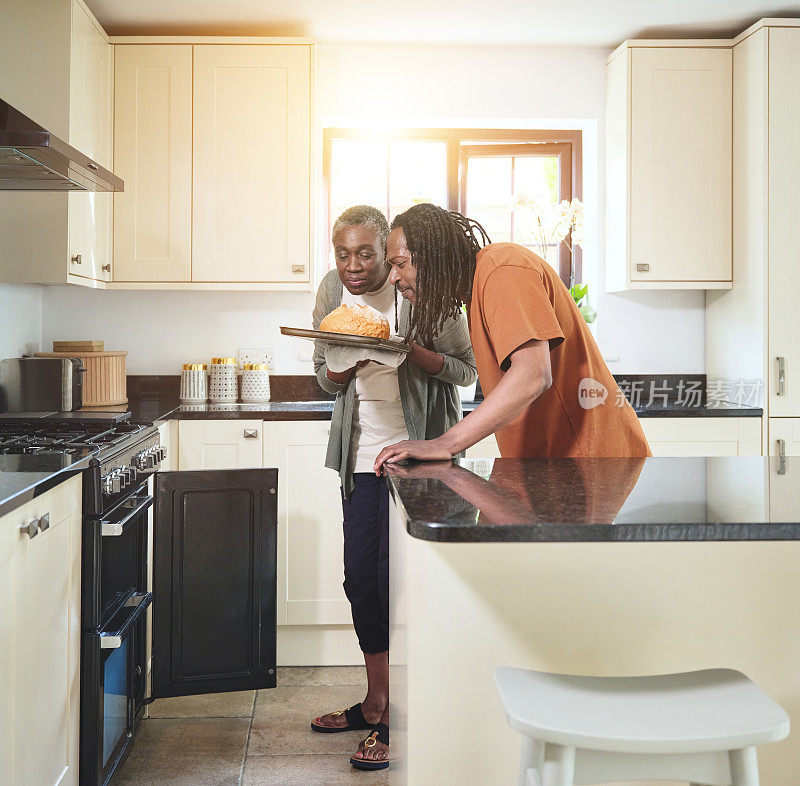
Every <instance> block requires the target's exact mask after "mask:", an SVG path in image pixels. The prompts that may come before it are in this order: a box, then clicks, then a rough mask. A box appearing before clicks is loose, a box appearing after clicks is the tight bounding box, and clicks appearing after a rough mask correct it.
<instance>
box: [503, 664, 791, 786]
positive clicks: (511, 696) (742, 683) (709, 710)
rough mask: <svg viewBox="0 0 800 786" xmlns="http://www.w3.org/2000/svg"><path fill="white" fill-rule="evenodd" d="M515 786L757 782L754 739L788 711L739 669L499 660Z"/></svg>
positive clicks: (784, 724)
mask: <svg viewBox="0 0 800 786" xmlns="http://www.w3.org/2000/svg"><path fill="white" fill-rule="evenodd" d="M495 681H496V682H497V688H498V690H499V692H500V698H501V700H502V702H503V706H504V707H505V710H506V717H507V718H508V723H509V725H510V726H511V728H512V729H515V730H516V731H518V732H519V733H520V734H522V735H523V743H522V757H521V760H520V767H519V786H573V784H586V783H608V782H612V781H631V780H646V779H650V778H652V779H660V780H672V781H683V782H684V783H686V782H691V784H693V785H694V786H699V785H700V784H703V786H758V763H757V761H756V745H761V744H762V743H765V742H777V741H778V740H782V739H784V738H785V737H786V736H787V735H788V734H789V716H788V715H787V714H786V712H785V711H784V709H783V708H782V707H781V706H780V705H778V704H776V703H775V702H774V701H773V700H772V699H771V698H770V697H769V696H767V695H766V694H765V693H764V692H763V691H761V690H760V689H759V688H758V686H757V685H755V683H753V682H751V681H750V680H749V679H748V678H747V677H746V676H745V675H744V674H742V673H741V672H738V671H732V670H730V669H707V670H705V671H691V672H686V673H684V674H665V675H659V676H654V677H578V676H570V675H567V674H547V673H546V672H539V671H527V670H525V669H512V668H499V669H496V670H495Z"/></svg>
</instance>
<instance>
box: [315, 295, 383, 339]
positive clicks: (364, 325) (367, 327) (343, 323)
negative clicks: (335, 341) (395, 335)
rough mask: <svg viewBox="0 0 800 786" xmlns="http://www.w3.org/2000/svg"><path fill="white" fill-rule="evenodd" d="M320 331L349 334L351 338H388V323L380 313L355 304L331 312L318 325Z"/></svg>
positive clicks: (342, 306) (368, 307)
mask: <svg viewBox="0 0 800 786" xmlns="http://www.w3.org/2000/svg"><path fill="white" fill-rule="evenodd" d="M319 329H320V330H326V331H328V332H330V333H349V334H350V335H353V336H372V337H373V338H389V321H388V320H387V319H386V317H385V316H383V314H381V313H380V311H377V310H376V309H374V308H371V307H370V306H362V305H361V304H359V303H356V304H355V305H352V306H347V305H344V304H343V305H341V306H339V308H337V309H336V310H334V311H331V313H330V314H328V316H327V317H325V319H323V320H322V322H321V323H320V325H319Z"/></svg>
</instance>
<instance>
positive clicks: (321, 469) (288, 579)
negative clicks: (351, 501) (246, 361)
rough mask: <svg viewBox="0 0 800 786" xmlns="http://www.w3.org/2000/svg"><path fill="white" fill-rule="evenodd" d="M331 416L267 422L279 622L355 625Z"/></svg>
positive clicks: (267, 449) (266, 448)
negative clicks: (332, 458)
mask: <svg viewBox="0 0 800 786" xmlns="http://www.w3.org/2000/svg"><path fill="white" fill-rule="evenodd" d="M329 428H330V423H329V422H327V421H297V422H288V423H287V422H285V421H284V422H275V423H264V429H265V432H264V462H263V463H264V466H265V467H278V624H279V625H350V624H352V616H351V614H350V604H349V603H348V601H347V598H346V596H345V594H344V589H343V588H342V582H343V580H344V567H343V561H342V560H343V549H344V538H343V534H342V501H341V495H340V492H339V477H338V475H337V474H336V472H334V471H333V470H332V469H327V468H326V467H325V453H326V450H327V445H328V430H329Z"/></svg>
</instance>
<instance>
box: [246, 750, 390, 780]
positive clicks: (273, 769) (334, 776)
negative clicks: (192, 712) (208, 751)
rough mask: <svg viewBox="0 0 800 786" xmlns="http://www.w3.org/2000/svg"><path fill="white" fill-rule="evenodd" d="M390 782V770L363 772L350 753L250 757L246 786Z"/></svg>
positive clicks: (248, 758) (247, 763) (247, 762)
mask: <svg viewBox="0 0 800 786" xmlns="http://www.w3.org/2000/svg"><path fill="white" fill-rule="evenodd" d="M387 783H389V770H388V769H387V770H381V771H380V772H363V771H361V770H356V769H354V768H353V767H351V766H350V762H349V761H348V758H347V757H346V756H332V755H321V756H248V757H247V759H246V761H245V765H244V778H243V780H242V786H277V785H278V784H279V786H306V784H325V786H351V784H359V786H374V784H387Z"/></svg>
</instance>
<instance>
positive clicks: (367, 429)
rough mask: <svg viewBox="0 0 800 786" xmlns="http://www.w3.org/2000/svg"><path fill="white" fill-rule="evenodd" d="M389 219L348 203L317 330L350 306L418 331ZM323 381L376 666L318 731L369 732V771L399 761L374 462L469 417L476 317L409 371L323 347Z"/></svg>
mask: <svg viewBox="0 0 800 786" xmlns="http://www.w3.org/2000/svg"><path fill="white" fill-rule="evenodd" d="M388 235H389V224H388V222H387V221H386V218H385V217H384V215H383V213H381V212H380V210H377V209H376V208H374V207H369V206H368V205H357V206H355V207H351V208H348V209H347V210H345V212H344V213H342V215H341V216H339V218H338V219H336V222H335V224H334V225H333V232H332V240H333V247H334V256H335V258H336V270H331V271H330V272H329V273H328V274H327V275H326V276H325V277H324V278H323V279H322V282H321V283H320V286H319V291H318V292H317V302H316V306H315V308H314V315H313V323H314V328H315V329H316V328H318V327H319V325H320V323H321V322H322V320H323V319H324V317H325V316H327V315H328V314H330V312H331V311H333V310H334V309H336V308H338V307H339V306H340V305H341V304H342V303H346V304H347V305H354V304H360V305H368V306H371V307H373V308H375V309H377V310H378V311H380V312H381V313H382V314H383V315H384V316H385V317H386V318H387V319H389V320H392V319H393V320H394V321H395V329H396V330H397V329H399V330H400V331H401V332H403V333H406V332H408V330H409V327H410V321H409V320H410V306H409V304H408V303H407V302H403V305H402V307H401V308H400V310H399V314H398V311H397V299H396V292H395V289H394V287H393V286H392V284H391V282H390V281H389V280H388V279H389V268H388V265H387V264H386V238H387V236H388ZM314 370H315V371H316V375H317V380H318V381H319V384H320V386H321V387H322V388H323V389H324V390H326V391H328V392H329V393H335V394H336V401H335V403H334V407H333V417H332V420H331V429H330V432H329V433H330V436H329V438H328V454H327V457H326V461H325V465H326V466H327V467H331V468H333V469H335V470H337V472H338V473H339V477H340V478H341V483H342V510H343V514H344V516H343V517H344V574H345V580H344V589H345V594H346V595H347V598H348V600H349V601H350V606H351V609H352V612H353V626H354V627H355V630H356V636H357V637H358V643H359V646H360V647H361V651H362V652H363V653H364V662H365V664H366V667H367V695H366V697H365V698H364V700H363V701H362V702H360V703H359V704H355V705H353V706H352V707H350V708H349V709H347V710H340V711H336V712H329V713H327V714H325V715H322V716H320V717H318V718H316V719H315V720H314V721H313V723H312V724H311V728H312V729H313V730H314V731H316V732H320V733H325V734H331V733H336V732H343V731H350V730H353V729H365V730H369V731H370V734H369V736H368V737H367V738H366V739H365V740H363V741H362V742H361V745H360V746H359V749H358V751H357V752H356V753H355V755H354V756H352V757H351V759H350V763H351V764H352V765H353V766H354V767H357V768H359V769H364V770H377V769H384V768H385V767H388V766H389V728H388V721H389V716H388V698H389V490H388V488H387V486H386V481H385V479H384V478H381V477H376V476H375V475H374V474H373V472H372V466H373V463H374V461H375V457H376V456H377V455H378V452H379V451H380V450H381V448H383V447H384V446H385V445H388V444H391V443H393V442H396V441H397V440H398V439H403V438H411V439H414V440H424V439H432V438H434V437H438V436H441V435H442V434H444V432H445V431H447V429H448V428H450V426H452V425H454V424H455V423H457V422H458V421H459V420H460V419H461V401H460V398H459V395H458V392H457V391H456V388H455V386H456V385H469V384H471V383H473V382H474V381H475V379H476V378H477V373H476V370H475V357H474V355H473V353H472V346H471V344H470V339H469V332H468V330H467V323H466V320H465V319H464V317H463V315H462V314H461V313H460V312H458V313H452V314H448V315H447V317H445V318H444V319H442V320H441V321H440V323H439V324H437V325H436V328H435V329H434V330H431V331H429V332H428V333H426V335H425V337H424V339H418V340H416V341H413V342H411V351H410V352H409V353H408V355H407V356H406V359H405V360H404V361H403V363H402V364H401V365H400V367H399V368H397V369H395V368H390V367H388V366H383V365H379V364H377V363H370V362H368V363H366V364H364V363H359V364H358V365H357V366H356V367H355V368H351V369H349V370H348V371H344V372H334V371H332V370H331V369H330V368H328V364H327V362H326V360H325V347H324V345H323V344H321V343H320V342H317V343H316V345H315V347H314Z"/></svg>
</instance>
